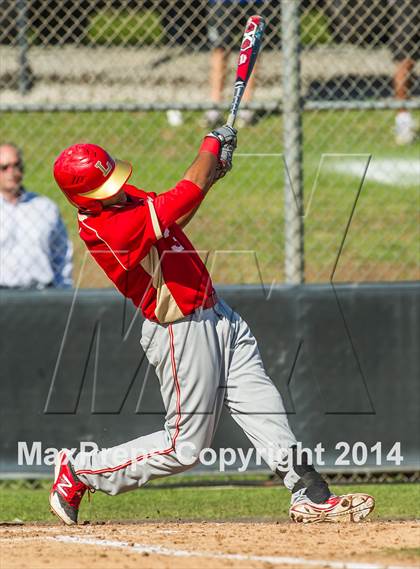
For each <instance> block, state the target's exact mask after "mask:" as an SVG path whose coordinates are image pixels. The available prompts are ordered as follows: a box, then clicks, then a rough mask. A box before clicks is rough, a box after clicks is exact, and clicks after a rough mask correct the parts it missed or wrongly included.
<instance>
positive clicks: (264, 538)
mask: <svg viewBox="0 0 420 569" xmlns="http://www.w3.org/2000/svg"><path fill="white" fill-rule="evenodd" d="M419 544H420V521H402V522H365V523H361V524H358V525H355V524H342V525H338V524H337V525H326V524H321V525H318V526H315V525H313V526H299V525H293V524H291V523H259V522H248V523H242V522H241V523H231V522H223V523H215V522H207V523H176V522H172V523H135V524H133V523H125V524H116V523H106V524H97V525H82V526H77V527H74V528H67V527H65V526H62V525H58V524H54V525H53V524H42V525H41V524H40V525H35V524H25V525H22V526H13V525H3V526H2V527H0V548H1V550H0V558H1V567H2V569H11V568H13V569H17V568H25V569H27V568H28V567H30V568H31V569H44V568H55V567H60V569H77V568H82V567H83V568H85V567H89V568H90V567H92V568H98V569H99V568H101V569H102V568H103V569H111V568H114V567H115V568H116V567H118V568H119V569H131V568H134V567H136V568H138V567H142V569H143V568H150V569H156V568H168V569H169V568H170V569H173V568H174V569H181V568H182V569H184V568H186V569H192V568H196V567H199V568H200V569H213V568H214V567H221V568H224V567H229V568H231V569H232V568H238V569H239V568H242V569H243V568H255V569H257V568H264V569H269V568H271V567H272V568H275V567H282V566H285V567H286V566H293V567H302V568H303V567H311V566H312V567H313V566H319V567H332V568H334V569H340V568H341V569H374V565H373V564H376V565H375V567H376V568H377V569H378V568H379V567H395V568H396V567H404V566H407V567H418V566H419V565H418V563H419V557H418V555H419ZM285 558H288V559H285ZM356 564H360V565H356Z"/></svg>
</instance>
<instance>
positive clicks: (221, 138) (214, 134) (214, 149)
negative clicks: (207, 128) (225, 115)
mask: <svg viewBox="0 0 420 569" xmlns="http://www.w3.org/2000/svg"><path fill="white" fill-rule="evenodd" d="M236 134H237V130H236V129H235V128H233V127H231V126H228V125H227V124H225V125H224V126H221V127H219V128H216V129H215V130H212V131H211V132H209V134H207V135H206V136H205V137H204V140H203V143H202V145H201V148H200V152H211V153H212V154H214V155H215V156H217V157H218V158H220V153H221V151H222V149H223V147H224V146H230V147H232V148H233V149H235V148H236Z"/></svg>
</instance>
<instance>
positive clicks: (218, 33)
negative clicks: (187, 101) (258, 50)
mask: <svg viewBox="0 0 420 569" xmlns="http://www.w3.org/2000/svg"><path fill="white" fill-rule="evenodd" d="M279 7H280V4H279V2H278V0H272V1H271V2H268V1H267V0H208V4H207V21H208V24H207V38H208V45H209V47H210V49H211V53H210V74H209V84H210V101H211V102H212V103H214V105H221V104H222V103H223V102H224V100H223V99H224V97H223V95H224V88H225V82H226V70H227V64H228V59H229V55H230V54H231V52H232V50H233V53H234V55H235V57H236V56H237V54H238V53H239V47H240V44H241V39H242V35H243V33H244V29H245V24H246V21H247V19H248V18H249V16H252V15H253V14H260V15H261V16H263V17H265V19H266V23H267V25H268V27H271V28H273V27H274V26H275V25H277V22H278V19H279V14H280V12H279ZM267 35H268V34H267V33H266V34H265V36H266V38H267ZM266 41H267V40H266ZM255 76H256V67H255V68H254V71H253V73H252V76H251V78H250V80H249V82H248V85H247V88H246V90H245V93H244V95H243V98H242V105H244V104H247V103H250V102H251V100H252V97H253V93H254V90H255ZM231 94H232V93H231V92H230V95H231ZM166 116H167V120H168V123H169V124H170V125H171V126H180V125H181V124H182V123H183V117H182V112H181V111H180V110H176V109H170V110H168V111H167V113H166ZM223 117H224V115H223V113H222V112H221V111H219V110H217V109H209V110H208V111H206V113H205V115H204V120H203V126H206V127H210V128H212V127H214V126H216V125H218V124H220V123H222V122H223ZM255 118H256V115H255V111H253V110H251V109H241V110H240V111H239V114H238V119H237V122H236V124H237V126H239V127H243V126H245V125H249V124H253V123H254V122H255Z"/></svg>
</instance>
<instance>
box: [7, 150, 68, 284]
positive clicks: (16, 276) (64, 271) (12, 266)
mask: <svg viewBox="0 0 420 569" xmlns="http://www.w3.org/2000/svg"><path fill="white" fill-rule="evenodd" d="M23 171H24V165H23V156H22V151H21V150H20V148H18V147H17V146H16V145H15V144H13V143H3V144H1V143H0V288H18V289H39V290H41V289H44V288H46V287H58V288H68V287H71V286H72V245H71V242H70V241H69V239H68V237H67V231H66V228H65V226H64V223H63V221H62V219H61V216H60V212H59V210H58V207H57V206H56V204H55V203H54V202H53V201H51V200H50V199H48V198H46V197H45V196H40V195H37V194H35V193H33V192H29V191H26V189H25V188H24V187H23V185H22V182H23Z"/></svg>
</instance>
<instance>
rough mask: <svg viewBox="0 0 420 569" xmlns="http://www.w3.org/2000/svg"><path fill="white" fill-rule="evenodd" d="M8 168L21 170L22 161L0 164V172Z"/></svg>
mask: <svg viewBox="0 0 420 569" xmlns="http://www.w3.org/2000/svg"><path fill="white" fill-rule="evenodd" d="M9 168H16V170H22V162H10V164H0V172H5V171H6V170H8V169H9Z"/></svg>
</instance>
